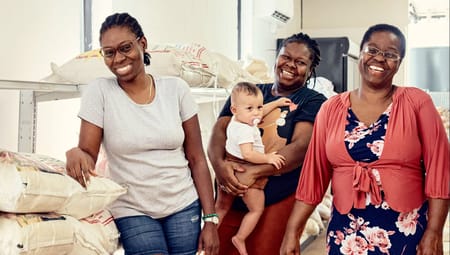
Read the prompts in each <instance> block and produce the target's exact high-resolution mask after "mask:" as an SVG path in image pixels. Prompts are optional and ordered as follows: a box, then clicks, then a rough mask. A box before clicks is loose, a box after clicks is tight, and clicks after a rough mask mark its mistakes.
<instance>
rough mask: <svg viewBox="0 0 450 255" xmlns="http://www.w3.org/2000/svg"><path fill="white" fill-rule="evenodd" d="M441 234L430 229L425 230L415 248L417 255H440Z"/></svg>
mask: <svg viewBox="0 0 450 255" xmlns="http://www.w3.org/2000/svg"><path fill="white" fill-rule="evenodd" d="M442 254H444V251H443V244H442V232H440V233H439V232H436V231H433V230H430V229H427V230H425V233H424V234H423V237H422V239H421V240H420V243H419V246H418V248H417V255H442Z"/></svg>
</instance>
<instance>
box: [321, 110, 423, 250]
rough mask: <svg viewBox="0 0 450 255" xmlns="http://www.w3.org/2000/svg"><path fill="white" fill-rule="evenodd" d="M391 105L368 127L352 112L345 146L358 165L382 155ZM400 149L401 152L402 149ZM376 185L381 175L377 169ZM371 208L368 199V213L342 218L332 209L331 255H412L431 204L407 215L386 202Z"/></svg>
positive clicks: (354, 213)
mask: <svg viewBox="0 0 450 255" xmlns="http://www.w3.org/2000/svg"><path fill="white" fill-rule="evenodd" d="M391 107H392V104H391V105H389V107H388V108H387V109H386V111H385V112H383V114H381V116H380V118H379V119H378V120H377V121H376V122H375V123H373V124H371V125H370V126H369V127H367V126H366V125H365V124H364V123H363V122H360V121H359V120H358V118H357V117H356V115H355V114H354V113H353V111H352V110H351V108H349V110H348V116H347V125H346V128H345V145H346V147H347V151H348V152H349V154H350V156H351V157H352V158H353V160H355V161H360V162H372V161H375V160H378V159H379V157H380V155H381V154H382V153H383V146H384V136H385V134H386V129H387V125H388V122H389V114H390V112H391ZM399 149H400V148H399ZM374 175H375V176H377V177H378V178H377V182H378V184H379V185H381V182H380V178H379V173H378V172H377V171H376V169H374ZM382 199H383V201H382V203H381V205H378V206H376V205H372V204H371V203H370V196H367V201H366V209H355V208H353V209H352V210H351V211H350V212H349V213H347V214H340V213H339V212H338V211H337V210H335V209H334V208H333V212H332V215H331V219H330V222H329V225H328V235H327V249H328V254H349V255H364V254H368V255H372V254H391V255H413V254H416V247H417V245H418V243H419V241H420V239H421V237H422V236H423V233H424V231H425V228H426V224H427V218H426V217H427V216H426V215H427V210H428V203H427V202H425V203H424V204H423V205H422V206H421V207H420V208H416V209H414V210H412V211H411V212H408V213H399V212H396V211H394V210H392V209H391V208H390V207H389V205H388V204H387V203H386V201H384V198H383V194H382Z"/></svg>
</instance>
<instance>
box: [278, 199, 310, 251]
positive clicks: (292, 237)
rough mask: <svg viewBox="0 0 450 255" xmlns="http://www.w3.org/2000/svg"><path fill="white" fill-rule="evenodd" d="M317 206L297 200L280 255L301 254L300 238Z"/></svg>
mask: <svg viewBox="0 0 450 255" xmlns="http://www.w3.org/2000/svg"><path fill="white" fill-rule="evenodd" d="M314 209H315V206H313V205H309V204H306V203H304V202H302V201H299V200H296V201H295V204H294V208H293V209H292V212H291V216H290V217H289V220H288V223H287V225H286V232H285V233H284V238H283V242H282V243H281V248H280V255H292V254H294V255H298V254H300V237H301V235H302V233H303V230H304V229H305V225H306V221H307V220H308V218H309V216H310V215H311V214H312V213H313V211H314Z"/></svg>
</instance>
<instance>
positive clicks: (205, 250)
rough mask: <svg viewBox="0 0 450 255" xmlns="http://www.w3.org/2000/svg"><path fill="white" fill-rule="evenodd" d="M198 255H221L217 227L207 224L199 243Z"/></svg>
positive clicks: (210, 223)
mask: <svg viewBox="0 0 450 255" xmlns="http://www.w3.org/2000/svg"><path fill="white" fill-rule="evenodd" d="M197 254H201V255H216V254H219V233H218V232H217V225H215V224H214V223H212V222H205V225H204V226H203V229H202V232H201V233H200V237H199V241H198V251H197Z"/></svg>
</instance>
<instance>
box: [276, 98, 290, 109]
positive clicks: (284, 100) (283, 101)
mask: <svg viewBox="0 0 450 255" xmlns="http://www.w3.org/2000/svg"><path fill="white" fill-rule="evenodd" d="M275 102H276V104H277V106H278V107H283V106H289V105H291V103H292V101H291V99H289V98H287V97H281V98H278V99H277V100H276V101H275Z"/></svg>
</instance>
